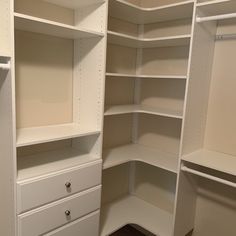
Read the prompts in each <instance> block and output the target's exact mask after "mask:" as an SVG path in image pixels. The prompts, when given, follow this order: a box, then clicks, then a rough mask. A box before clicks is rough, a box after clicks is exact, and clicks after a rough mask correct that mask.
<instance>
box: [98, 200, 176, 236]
mask: <svg viewBox="0 0 236 236" xmlns="http://www.w3.org/2000/svg"><path fill="white" fill-rule="evenodd" d="M127 224H136V225H139V226H140V227H142V228H144V229H146V230H148V231H150V232H151V233H153V234H154V235H157V236H171V233H172V225H173V216H172V215H171V214H170V213H169V212H166V211H164V210H162V209H160V208H157V207H155V206H153V205H151V204H149V203H147V202H145V201H143V200H141V199H139V198H137V197H135V196H127V197H123V198H121V199H119V200H116V201H114V202H111V203H109V204H106V205H104V206H103V207H102V210H101V234H100V235H101V236H108V235H110V234H112V233H114V232H115V231H116V230H118V229H120V228H122V227H123V226H125V225H127Z"/></svg>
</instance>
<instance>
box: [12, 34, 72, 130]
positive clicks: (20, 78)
mask: <svg viewBox="0 0 236 236" xmlns="http://www.w3.org/2000/svg"><path fill="white" fill-rule="evenodd" d="M72 73H73V41H72V40H67V39H61V38H56V37H51V36H46V35H40V34H34V33H29V32H22V31H16V101H17V104H16V105H17V126H18V128H23V127H32V126H44V125H55V124H60V123H69V122H72V105H73V104H72V83H73V78H72ZM42 91H43V93H42Z"/></svg>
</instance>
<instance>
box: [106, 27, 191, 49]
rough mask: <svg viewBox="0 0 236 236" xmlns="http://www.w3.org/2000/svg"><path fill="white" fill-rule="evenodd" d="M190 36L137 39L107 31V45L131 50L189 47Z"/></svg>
mask: <svg viewBox="0 0 236 236" xmlns="http://www.w3.org/2000/svg"><path fill="white" fill-rule="evenodd" d="M190 38H191V35H178V36H170V37H160V38H138V37H134V36H129V35H125V34H121V33H117V32H113V31H108V43H111V44H117V45H121V46H126V47H131V48H156V47H170V46H183V45H189V43H190Z"/></svg>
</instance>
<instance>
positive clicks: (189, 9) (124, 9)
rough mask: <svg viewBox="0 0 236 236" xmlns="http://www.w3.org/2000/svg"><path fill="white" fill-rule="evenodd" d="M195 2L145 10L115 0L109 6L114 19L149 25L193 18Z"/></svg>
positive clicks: (122, 0)
mask: <svg viewBox="0 0 236 236" xmlns="http://www.w3.org/2000/svg"><path fill="white" fill-rule="evenodd" d="M193 6H194V1H193V0H189V1H183V2H180V3H174V4H169V5H165V6H161V7H154V8H143V7H139V6H137V5H134V4H131V3H128V2H126V1H124V0H114V1H112V2H111V4H110V5H109V14H110V15H111V16H112V17H115V18H118V19H121V20H125V21H128V22H131V23H134V24H148V23H154V22H161V21H169V20H177V19H183V18H190V17H192V13H193Z"/></svg>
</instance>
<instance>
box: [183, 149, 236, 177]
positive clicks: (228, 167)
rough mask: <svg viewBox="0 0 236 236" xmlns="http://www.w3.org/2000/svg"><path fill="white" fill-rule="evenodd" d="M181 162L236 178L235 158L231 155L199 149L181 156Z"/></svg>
mask: <svg viewBox="0 0 236 236" xmlns="http://www.w3.org/2000/svg"><path fill="white" fill-rule="evenodd" d="M182 160H184V161H187V162H190V163H193V164H196V165H200V166H203V167H207V168H210V169H214V170H217V171H221V172H224V173H226V174H230V175H234V176H236V168H235V167H236V157H235V156H232V155H228V154H224V153H220V152H216V151H210V150H206V149H200V150H198V151H195V152H192V153H190V154H188V155H185V156H183V157H182Z"/></svg>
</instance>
